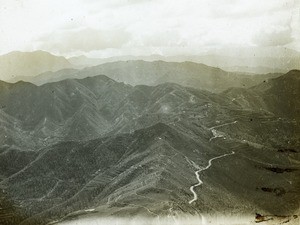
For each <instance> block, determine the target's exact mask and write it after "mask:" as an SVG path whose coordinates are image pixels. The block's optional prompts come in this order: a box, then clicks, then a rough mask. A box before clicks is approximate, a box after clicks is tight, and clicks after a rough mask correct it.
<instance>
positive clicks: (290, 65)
mask: <svg viewBox="0 0 300 225" xmlns="http://www.w3.org/2000/svg"><path fill="white" fill-rule="evenodd" d="M238 49H239V50H238V51H235V47H234V46H232V47H230V48H226V49H219V50H214V51H210V52H207V53H206V54H200V55H174V56H165V55H158V54H156V55H155V54H154V55H148V56H130V55H127V56H115V57H109V58H88V57H86V56H78V57H72V58H69V59H68V60H69V61H70V62H71V63H73V64H74V65H77V66H78V68H84V67H89V66H96V65H99V64H104V63H108V62H118V61H137V60H144V61H148V62H153V61H165V62H185V61H190V62H194V63H202V64H206V65H208V66H212V67H218V68H221V69H223V70H226V71H233V72H247V73H257V74H265V73H286V72H288V71H289V70H292V69H300V64H299V62H300V53H299V52H297V51H294V50H291V49H288V48H283V47H277V48H276V49H274V48H268V47H266V48H261V47H260V48H256V47H253V48H244V49H242V48H238Z"/></svg>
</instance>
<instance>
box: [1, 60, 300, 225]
mask: <svg viewBox="0 0 300 225" xmlns="http://www.w3.org/2000/svg"><path fill="white" fill-rule="evenodd" d="M139 63H140V64H141V65H142V66H141V67H139V69H138V70H136V69H135V67H132V64H130V63H129V64H128V63H127V64H126V62H124V63H121V64H122V65H123V66H127V65H131V66H130V68H132V71H134V72H132V73H129V74H130V76H131V79H132V80H136V79H140V81H141V80H144V79H145V78H146V77H147V76H148V72H144V73H142V74H141V77H139V76H138V74H139V72H140V71H143V70H145V71H148V69H149V68H148V67H146V66H149V65H148V63H144V62H139ZM163 65H165V64H164V63H162V62H157V64H155V66H154V67H153V68H159V70H160V71H164V68H165V67H163V68H160V67H158V66H163ZM170 66H172V67H174V65H173V64H171V65H170ZM194 66H195V67H196V68H195V69H194V70H195V71H197V70H198V67H199V65H189V68H193V67H194ZM109 67H110V68H113V67H112V65H109ZM200 67H201V68H202V67H204V66H202V65H201V66H200ZM102 68H104V67H102ZM116 68H122V70H123V68H124V67H116ZM207 68H208V67H207ZM177 69H178V68H174V71H175V70H176V71H177ZM93 70H95V71H98V68H93ZM119 70H120V71H121V69H117V70H115V71H112V72H111V73H108V74H107V75H108V76H110V77H111V78H109V77H107V76H104V75H98V76H94V75H95V74H93V75H91V76H92V77H86V78H82V77H81V76H83V72H84V71H87V70H82V71H80V72H78V74H77V75H76V74H75V76H74V77H75V78H78V79H75V78H74V77H72V79H71V77H68V76H69V75H70V76H71V75H72V76H73V75H74V74H73V73H70V74H69V73H66V74H67V75H65V76H66V77H67V78H70V79H64V80H60V81H56V82H52V83H45V84H43V85H40V86H36V85H35V84H32V83H28V82H23V81H20V82H17V83H14V84H12V83H7V82H0V124H1V126H0V129H1V133H0V135H1V136H0V144H1V145H0V161H1V163H0V188H1V190H2V191H0V199H1V200H0V223H1V224H46V223H48V222H52V221H56V220H61V219H70V218H74V217H81V216H89V215H92V216H97V217H99V216H101V217H109V216H123V217H128V216H135V215H140V216H146V217H154V218H156V217H158V216H172V215H177V214H185V215H186V214H187V215H202V214H211V213H215V214H218V213H219V214H233V215H235V214H238V215H240V214H247V215H251V216H253V220H254V219H255V215H256V213H258V214H259V215H261V216H263V215H273V216H278V215H279V216H286V217H289V218H291V219H292V220H293V219H295V218H296V217H295V218H294V217H293V216H295V215H296V216H297V214H298V213H299V199H300V191H299V190H300V180H299V177H300V176H299V175H300V167H299V160H300V150H299V146H300V142H299V114H300V113H299V105H300V104H299V99H300V92H299V90H300V89H299V83H300V82H299V81H300V79H299V77H300V72H299V71H297V70H293V71H290V72H288V73H287V74H284V75H282V76H279V75H278V76H279V77H277V78H273V79H268V80H266V79H262V78H259V79H261V83H259V82H258V81H255V82H254V83H252V85H249V87H243V85H242V84H243V83H242V82H241V81H236V82H240V83H239V85H236V83H232V85H231V84H230V82H231V81H234V80H235V78H234V77H233V78H232V80H231V78H230V77H231V75H228V74H227V75H226V74H224V73H223V72H222V71H221V70H218V69H215V70H216V71H215V72H216V73H217V74H219V73H220V74H219V75H216V76H218V77H221V78H222V79H223V77H222V76H225V77H226V78H224V80H225V79H226V80H227V81H228V83H224V82H223V80H222V79H221V78H220V79H221V80H220V81H218V79H216V80H215V78H209V79H213V80H212V85H211V86H209V87H210V90H212V89H213V88H215V90H218V91H216V92H215V93H212V92H209V91H207V90H203V89H199V88H200V87H204V86H202V84H203V85H207V84H208V83H209V82H210V80H209V79H208V77H209V74H210V73H209V72H207V73H205V74H208V75H207V79H208V80H207V79H206V78H205V77H203V79H202V80H201V79H199V81H197V82H198V83H195V85H189V84H188V83H185V82H183V85H179V84H178V83H181V80H180V79H181V78H180V76H179V75H174V74H173V73H171V72H170V73H169V75H168V73H167V72H161V73H163V74H165V75H164V76H162V77H161V78H160V79H162V80H161V81H160V82H153V80H152V81H151V82H150V83H149V84H151V85H152V86H146V85H142V84H139V82H140V81H137V82H136V83H134V84H137V85H135V86H134V85H132V84H126V83H123V81H124V80H122V79H121V78H120V76H119V75H118V73H119V72H120V71H119ZM191 70H193V69H191ZM70 71H72V70H70ZM99 71H101V70H99ZM107 71H109V70H108V69H107V70H104V69H103V71H101V73H100V74H102V72H107ZM127 71H128V69H127ZM150 71H151V72H152V74H154V76H155V72H153V70H150ZM165 71H172V70H171V69H165ZM76 73H77V72H76ZM93 73H94V72H93ZM62 74H63V73H62ZM113 74H114V75H113ZM88 75H90V74H89V73H88V72H87V73H86V76H88ZM41 76H42V75H41ZM65 76H64V75H62V76H61V77H60V78H59V79H62V78H63V77H64V78H66V77H65ZM143 76H145V77H143ZM186 76H189V77H193V76H195V77H196V73H195V74H194V75H193V73H192V71H191V72H190V73H189V75H186ZM186 76H183V77H182V80H186V82H188V80H189V79H185V78H186ZM166 77H169V78H170V79H167V78H166ZM79 78H82V79H79ZM112 78H114V79H116V80H118V81H115V80H113V79H112ZM173 78H174V79H173ZM55 79H56V78H55ZM120 80H121V82H120ZM170 80H174V83H169V82H168V81H170ZM200 81H201V82H202V81H203V83H201V82H200ZM189 82H190V83H193V84H194V82H193V80H190V81H189ZM245 82H246V83H247V84H248V83H249V82H250V81H249V82H248V81H245ZM256 83H257V84H256ZM258 83H259V84H258ZM198 84H199V88H195V86H198ZM200 84H201V85H200ZM222 85H224V86H222ZM191 86H192V87H191ZM247 86H248V85H247ZM225 87H228V88H229V89H227V90H225V89H226V88H225Z"/></svg>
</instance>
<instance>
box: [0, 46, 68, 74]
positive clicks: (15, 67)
mask: <svg viewBox="0 0 300 225" xmlns="http://www.w3.org/2000/svg"><path fill="white" fill-rule="evenodd" d="M71 67H72V65H71V63H69V62H68V60H67V59H65V58H64V57H61V56H54V55H52V54H50V53H48V52H44V51H35V52H10V53H8V54H6V55H2V56H0V79H1V80H11V79H13V78H15V77H26V76H36V75H38V74H40V73H43V72H47V71H57V70H61V69H64V68H71Z"/></svg>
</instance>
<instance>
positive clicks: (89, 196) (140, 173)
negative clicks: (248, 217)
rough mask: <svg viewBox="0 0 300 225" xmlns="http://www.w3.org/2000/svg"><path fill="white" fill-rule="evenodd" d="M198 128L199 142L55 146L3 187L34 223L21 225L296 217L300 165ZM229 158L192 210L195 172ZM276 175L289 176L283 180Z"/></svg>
mask: <svg viewBox="0 0 300 225" xmlns="http://www.w3.org/2000/svg"><path fill="white" fill-rule="evenodd" d="M199 125H200V124H199ZM199 125H198V126H199ZM198 126H190V132H191V130H193V132H192V133H194V135H191V134H186V132H184V131H181V130H180V129H178V128H177V127H176V126H175V127H174V126H173V127H171V126H168V125H166V124H162V123H158V124H156V125H154V126H152V127H149V128H146V129H142V130H137V131H135V132H133V133H132V134H123V135H119V136H112V137H107V138H102V139H96V140H92V141H88V142H63V143H59V144H57V145H54V146H49V147H47V148H46V149H44V150H43V151H41V152H40V154H39V156H38V157H37V158H36V159H35V160H34V161H33V162H31V163H30V164H29V165H28V166H26V167H25V168H24V169H22V170H20V171H19V172H18V173H16V174H14V175H12V176H11V177H9V178H7V179H5V180H4V181H2V182H1V186H2V189H4V190H5V192H6V193H9V196H10V197H11V198H12V199H13V200H15V201H18V202H19V205H21V206H22V209H23V210H22V212H23V213H24V214H22V216H24V217H27V218H28V219H26V220H25V221H24V222H23V223H22V224H34V223H37V224H38V223H39V222H41V223H45V221H51V220H56V219H58V218H61V217H63V216H64V215H66V214H68V213H72V212H76V213H73V214H70V215H69V217H72V216H74V215H78V214H79V215H80V214H86V213H88V211H85V210H87V209H91V208H92V209H94V211H93V214H94V215H95V213H97V214H98V215H99V216H109V215H118V216H128V215H145V216H157V215H169V214H170V213H171V214H172V213H173V212H179V213H191V214H195V213H210V212H212V211H213V212H222V213H226V212H230V213H251V214H254V213H255V212H257V211H259V212H262V213H272V214H278V213H283V214H290V213H293V210H295V209H296V208H297V207H298V205H297V204H298V202H297V199H298V198H299V197H300V196H299V193H297V185H298V184H297V174H298V175H299V168H297V167H296V164H293V163H291V162H290V161H289V158H288V157H286V155H285V154H282V153H280V152H276V151H275V150H274V149H267V148H259V147H253V146H250V145H249V144H247V143H242V141H238V140H237V139H234V138H230V135H229V136H228V137H227V138H226V139H223V138H221V139H218V140H215V141H214V142H213V143H212V142H211V141H210V139H209V138H208V137H206V136H205V133H202V132H201V130H202V129H203V128H202V129H199V128H197V127H198ZM233 126H234V125H233ZM197 131H198V132H199V133H200V135H199V134H198V135H195V132H197ZM201 133H202V135H201ZM228 149H230V150H231V151H228ZM224 155H227V156H226V157H223V158H220V159H218V160H216V161H214V162H213V164H212V166H211V168H210V169H208V170H207V171H205V172H202V173H201V179H202V180H203V182H204V184H203V185H202V186H201V187H199V188H197V189H195V191H196V194H197V201H195V202H193V203H192V204H190V203H189V202H190V200H191V199H192V198H193V193H192V192H191V191H190V187H191V186H192V185H194V184H195V183H196V182H197V179H196V176H195V171H197V170H198V169H199V168H204V167H206V166H207V165H208V162H209V160H210V159H213V158H214V157H220V156H224ZM270 155H272V157H270ZM292 157H294V156H292ZM290 159H291V158H290ZM270 165H271V166H270ZM275 165H276V167H275ZM275 168H278V171H279V170H280V169H279V168H281V169H282V168H289V170H287V172H280V171H279V172H278V174H277V172H273V170H274V171H276V170H275ZM283 173H284V174H283ZM287 180H288V181H289V182H291V184H293V183H294V182H295V184H294V185H291V184H290V185H287ZM32 187H34V188H32ZM268 190H270V191H268ZM273 190H274V191H273ZM78 210H81V211H78ZM170 210H171V211H170Z"/></svg>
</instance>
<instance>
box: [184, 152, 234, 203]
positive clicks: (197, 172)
mask: <svg viewBox="0 0 300 225" xmlns="http://www.w3.org/2000/svg"><path fill="white" fill-rule="evenodd" d="M233 154H235V152H234V151H232V152H231V153H226V154H223V155H220V156H216V157H214V158H211V159H210V160H209V161H208V165H207V166H206V167H205V168H202V169H199V170H197V171H196V172H195V174H196V178H197V180H198V183H197V184H194V185H192V186H191V187H190V191H191V192H192V193H193V195H194V198H193V199H192V200H191V201H189V204H192V203H193V202H194V201H196V200H197V199H198V195H197V193H196V192H195V188H196V187H198V186H200V185H201V184H203V181H202V180H201V179H200V175H199V173H200V172H202V171H204V170H207V169H208V168H209V167H211V165H212V161H214V160H215V159H220V158H223V157H226V156H229V155H233Z"/></svg>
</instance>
